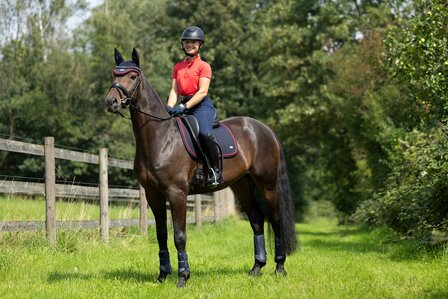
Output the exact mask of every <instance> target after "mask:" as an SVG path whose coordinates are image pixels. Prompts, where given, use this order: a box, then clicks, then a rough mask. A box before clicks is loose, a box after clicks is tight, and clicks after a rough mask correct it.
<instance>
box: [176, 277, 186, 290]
mask: <svg viewBox="0 0 448 299" xmlns="http://www.w3.org/2000/svg"><path fill="white" fill-rule="evenodd" d="M186 284H187V279H186V278H185V277H183V276H180V277H179V279H178V280H177V287H178V288H185V285H186Z"/></svg>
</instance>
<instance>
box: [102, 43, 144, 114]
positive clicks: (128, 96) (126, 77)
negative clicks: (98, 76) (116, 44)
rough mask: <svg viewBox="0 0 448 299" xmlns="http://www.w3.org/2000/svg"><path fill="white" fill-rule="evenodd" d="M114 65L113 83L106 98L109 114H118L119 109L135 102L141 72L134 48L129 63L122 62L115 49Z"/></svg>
mask: <svg viewBox="0 0 448 299" xmlns="http://www.w3.org/2000/svg"><path fill="white" fill-rule="evenodd" d="M115 64H116V66H115V69H114V70H113V72H112V76H113V82H112V84H111V86H110V88H109V92H108V93H107V96H106V105H107V108H108V111H109V112H113V113H118V112H119V111H120V109H121V108H127V107H128V106H129V105H131V104H132V103H133V101H135V100H136V94H137V92H138V89H139V86H140V83H141V81H142V71H141V70H140V62H139V58H138V52H137V50H136V49H135V48H134V49H133V50H132V60H131V61H124V59H123V57H122V56H121V54H120V52H118V50H117V49H116V48H115Z"/></svg>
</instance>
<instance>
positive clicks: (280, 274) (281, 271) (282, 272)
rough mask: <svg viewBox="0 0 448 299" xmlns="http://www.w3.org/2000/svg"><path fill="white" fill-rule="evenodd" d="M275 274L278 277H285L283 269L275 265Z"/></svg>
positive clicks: (281, 266)
mask: <svg viewBox="0 0 448 299" xmlns="http://www.w3.org/2000/svg"><path fill="white" fill-rule="evenodd" d="M275 274H276V275H278V276H286V271H285V267H284V266H283V265H279V264H277V267H275Z"/></svg>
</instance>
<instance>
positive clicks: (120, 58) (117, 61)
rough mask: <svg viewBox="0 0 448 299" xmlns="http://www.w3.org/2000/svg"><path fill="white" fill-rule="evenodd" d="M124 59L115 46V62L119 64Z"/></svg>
mask: <svg viewBox="0 0 448 299" xmlns="http://www.w3.org/2000/svg"><path fill="white" fill-rule="evenodd" d="M123 61H124V59H123V57H122V56H121V54H120V52H118V50H117V48H115V64H116V65H120V63H122V62H123Z"/></svg>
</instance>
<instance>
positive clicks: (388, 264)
mask: <svg viewBox="0 0 448 299" xmlns="http://www.w3.org/2000/svg"><path fill="white" fill-rule="evenodd" d="M0 207H1V206H0ZM297 230H298V232H299V234H300V241H301V250H300V251H299V252H297V253H295V254H294V255H292V256H290V257H288V259H287V262H286V270H287V271H288V275H287V276H286V277H277V276H276V275H274V269H275V264H274V263H273V256H272V249H271V248H268V264H267V265H266V267H264V268H263V275H262V276H260V277H249V276H248V275H247V273H248V271H249V270H250V268H251V266H252V263H253V244H252V242H253V241H252V240H253V239H252V233H251V229H250V226H249V224H248V223H247V222H246V221H243V220H237V219H228V220H226V221H223V222H221V223H219V224H215V225H213V224H206V225H203V226H202V227H200V228H197V227H195V226H188V231H187V235H188V243H187V250H188V254H189V261H190V267H191V270H192V273H191V279H190V280H189V281H188V283H187V287H186V288H185V289H181V290H178V289H176V287H175V285H176V281H177V277H176V275H172V276H170V277H169V278H168V279H167V281H166V282H165V283H164V284H159V283H156V282H155V278H156V277H157V274H158V255H157V253H158V247H157V242H156V240H155V228H154V227H152V226H151V227H150V228H149V234H148V235H149V237H148V238H147V239H145V238H143V237H140V236H139V235H138V228H128V229H113V230H112V231H111V238H110V243H109V244H108V245H106V244H103V243H102V242H101V238H100V236H99V231H98V230H82V231H59V233H58V243H57V245H56V247H54V248H50V247H49V246H48V245H47V241H46V239H45V236H44V234H43V232H37V233H36V232H20V233H3V234H0V298H144V297H147V298H177V297H180V298H446V297H448V250H446V249H445V251H443V250H439V251H435V250H433V251H431V250H428V249H425V248H423V247H421V246H419V244H416V243H413V242H411V241H409V240H402V239H400V238H397V237H396V236H395V235H394V234H392V233H391V232H390V231H388V230H386V229H377V230H374V231H365V230H361V229H359V228H347V227H340V226H337V225H336V224H335V223H334V222H331V221H318V222H314V223H307V224H299V225H297ZM169 234H170V236H169V244H170V251H171V262H172V264H173V267H174V268H177V261H176V251H175V249H174V245H173V241H172V229H171V228H170V229H169Z"/></svg>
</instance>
